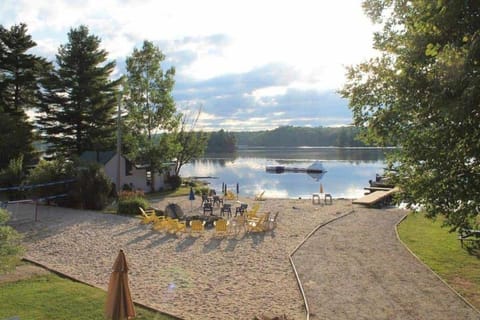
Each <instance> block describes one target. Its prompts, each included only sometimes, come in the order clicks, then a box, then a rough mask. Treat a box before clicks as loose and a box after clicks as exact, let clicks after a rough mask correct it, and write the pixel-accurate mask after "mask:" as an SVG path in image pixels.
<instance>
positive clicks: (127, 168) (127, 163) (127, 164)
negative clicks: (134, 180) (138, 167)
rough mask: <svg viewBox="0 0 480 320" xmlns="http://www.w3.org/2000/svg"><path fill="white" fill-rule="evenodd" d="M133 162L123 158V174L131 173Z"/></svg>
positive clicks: (128, 174)
mask: <svg viewBox="0 0 480 320" xmlns="http://www.w3.org/2000/svg"><path fill="white" fill-rule="evenodd" d="M132 169H133V164H132V163H131V162H130V161H128V160H126V159H125V176H131V175H132Z"/></svg>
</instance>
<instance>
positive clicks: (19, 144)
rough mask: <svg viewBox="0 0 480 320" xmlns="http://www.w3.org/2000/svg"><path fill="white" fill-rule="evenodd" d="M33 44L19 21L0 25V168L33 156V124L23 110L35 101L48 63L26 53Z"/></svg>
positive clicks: (30, 107) (36, 103)
mask: <svg viewBox="0 0 480 320" xmlns="http://www.w3.org/2000/svg"><path fill="white" fill-rule="evenodd" d="M35 46H36V43H35V42H34V41H33V40H32V38H31V36H30V35H28V34H27V26H26V25H25V24H23V23H21V24H19V25H14V26H12V27H11V28H10V29H6V28H4V27H3V26H1V25H0V150H1V151H2V152H0V169H1V168H4V167H5V166H7V165H8V163H9V161H10V159H13V158H18V157H20V156H22V155H23V157H24V160H25V162H26V163H28V162H30V161H32V160H33V158H34V157H35V152H34V148H33V146H32V142H33V140H34V134H33V131H32V129H33V127H32V124H31V123H30V122H29V121H28V117H27V115H26V111H28V110H32V109H34V108H35V107H37V106H38V104H39V98H40V94H41V90H40V85H39V83H40V82H41V78H42V73H43V71H45V70H46V68H48V67H49V66H50V65H49V64H48V63H47V62H46V61H45V60H44V59H43V58H40V57H37V56H35V55H33V54H30V53H28V51H29V50H30V49H31V48H33V47H35Z"/></svg>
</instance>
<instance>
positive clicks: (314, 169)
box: [265, 161, 327, 173]
mask: <svg viewBox="0 0 480 320" xmlns="http://www.w3.org/2000/svg"><path fill="white" fill-rule="evenodd" d="M265 170H266V171H267V172H272V173H283V172H307V173H325V172H327V171H326V170H325V168H324V167H323V164H322V163H321V162H320V161H315V162H314V163H312V164H311V165H310V166H308V167H307V168H300V167H288V166H282V165H275V166H266V167H265Z"/></svg>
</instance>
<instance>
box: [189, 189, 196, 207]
mask: <svg viewBox="0 0 480 320" xmlns="http://www.w3.org/2000/svg"><path fill="white" fill-rule="evenodd" d="M188 200H190V212H192V210H193V200H195V193H194V192H193V188H192V187H190V194H189V195H188Z"/></svg>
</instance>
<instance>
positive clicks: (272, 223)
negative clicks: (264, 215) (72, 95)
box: [266, 211, 278, 230]
mask: <svg viewBox="0 0 480 320" xmlns="http://www.w3.org/2000/svg"><path fill="white" fill-rule="evenodd" d="M277 217H278V211H277V212H276V213H275V214H274V215H273V216H272V215H270V216H269V217H268V221H267V223H266V226H267V230H273V229H275V228H276V227H277Z"/></svg>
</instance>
